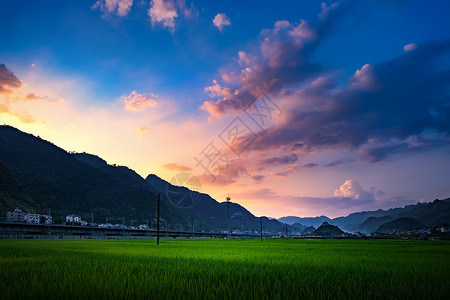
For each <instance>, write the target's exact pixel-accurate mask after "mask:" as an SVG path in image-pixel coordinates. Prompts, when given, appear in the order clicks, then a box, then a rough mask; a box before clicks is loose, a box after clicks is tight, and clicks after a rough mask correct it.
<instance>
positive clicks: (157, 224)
mask: <svg viewBox="0 0 450 300" xmlns="http://www.w3.org/2000/svg"><path fill="white" fill-rule="evenodd" d="M159 206H160V194H158V209H157V211H156V245H159Z"/></svg>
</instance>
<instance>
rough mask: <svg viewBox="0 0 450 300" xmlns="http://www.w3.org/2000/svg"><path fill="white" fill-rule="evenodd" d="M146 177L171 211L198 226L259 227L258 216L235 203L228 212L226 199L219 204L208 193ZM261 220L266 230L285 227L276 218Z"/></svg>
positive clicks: (272, 230) (153, 177) (275, 230)
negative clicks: (194, 222) (191, 219)
mask: <svg viewBox="0 0 450 300" xmlns="http://www.w3.org/2000/svg"><path fill="white" fill-rule="evenodd" d="M145 180H146V181H147V182H148V183H149V184H150V185H151V186H152V187H153V188H154V189H155V190H157V191H158V192H160V193H161V195H163V201H164V203H165V205H166V206H167V207H168V208H169V209H170V211H171V213H173V214H176V215H178V216H181V217H182V218H184V219H187V218H190V216H193V217H194V219H195V220H196V224H197V225H196V226H197V228H200V229H204V230H209V229H212V228H216V229H220V230H223V231H229V230H230V229H233V230H236V229H237V230H241V231H252V232H253V231H255V230H256V231H258V232H259V230H260V220H259V218H257V217H255V216H254V215H253V214H252V213H250V212H249V211H248V210H247V209H245V208H244V207H242V206H241V205H239V204H237V203H233V202H232V203H230V204H229V211H227V203H226V202H221V203H219V202H217V201H216V200H214V199H213V198H212V197H211V196H209V195H208V194H204V193H199V192H197V191H193V190H189V189H188V188H186V187H182V186H175V185H172V184H170V183H169V182H167V181H165V180H163V179H161V178H159V177H158V176H156V175H155V174H150V175H149V176H147V178H146V179H145ZM192 199H194V200H193V201H192ZM227 216H228V217H227ZM263 223H264V224H263V226H264V228H265V230H266V231H267V232H279V231H283V230H284V225H283V224H281V223H280V222H278V221H277V220H276V219H268V218H265V217H264V218H263Z"/></svg>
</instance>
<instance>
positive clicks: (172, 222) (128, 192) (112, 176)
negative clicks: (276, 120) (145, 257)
mask: <svg viewBox="0 0 450 300" xmlns="http://www.w3.org/2000/svg"><path fill="white" fill-rule="evenodd" d="M0 160H1V162H0V179H2V180H1V183H0V200H1V202H0V203H1V206H0V209H1V210H0V212H1V216H2V217H4V216H5V215H6V211H9V210H13V209H14V208H16V207H20V208H23V209H24V210H26V211H30V212H44V211H45V210H46V209H48V208H51V209H52V215H53V218H54V220H56V221H58V220H59V221H61V220H62V218H63V217H64V216H65V215H67V214H79V215H81V216H82V217H83V218H85V219H86V220H90V214H91V213H94V221H95V222H105V221H106V218H108V220H109V221H110V222H122V217H125V222H126V225H131V224H135V225H136V224H138V223H146V222H147V221H148V222H149V223H150V222H151V221H152V220H153V219H154V218H155V213H156V198H157V193H161V195H162V207H161V217H162V218H163V219H164V222H163V224H162V226H163V228H167V226H169V228H170V229H181V228H184V229H187V228H190V226H191V220H190V218H191V216H192V217H193V218H194V220H195V221H194V227H195V230H199V231H200V230H205V231H206V230H212V229H214V230H236V229H239V230H245V231H255V230H258V231H259V228H260V219H259V218H257V217H255V216H254V215H253V214H251V213H250V212H249V211H248V210H246V209H245V208H244V207H242V206H241V205H239V204H237V203H231V204H230V205H229V210H228V208H227V204H226V203H219V202H217V201H216V200H214V199H213V198H211V197H210V196H209V195H207V194H202V193H197V192H194V191H190V190H188V189H187V188H184V187H175V186H172V185H170V184H169V183H167V182H166V181H164V180H163V179H161V178H159V177H158V176H156V175H149V176H148V177H147V179H145V180H144V179H143V178H142V177H141V176H139V175H138V174H137V173H136V172H134V171H133V170H131V169H129V168H127V167H124V166H116V165H109V164H107V163H106V161H104V160H103V159H101V158H100V157H98V156H95V155H92V154H87V153H68V152H66V151H65V150H63V149H61V148H59V147H57V146H55V145H53V144H52V143H50V142H48V141H45V140H43V139H41V138H39V137H35V136H33V135H31V134H27V133H24V132H21V131H20V130H18V129H16V128H13V127H10V126H0ZM168 186H171V187H172V189H175V190H177V189H179V190H180V191H183V192H185V193H186V192H189V193H191V192H192V193H194V195H195V196H196V197H198V202H197V203H196V204H195V205H194V206H192V207H188V208H180V207H178V206H176V205H174V204H173V203H172V202H171V201H169V199H168V198H167V197H166V196H165V195H166V194H167V187H168ZM227 215H228V216H227ZM262 220H263V223H264V224H263V226H264V229H265V231H267V232H281V231H283V230H284V224H281V223H280V222H279V221H277V220H276V219H269V218H266V217H263V218H262Z"/></svg>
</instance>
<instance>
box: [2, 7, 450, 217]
mask: <svg viewBox="0 0 450 300" xmlns="http://www.w3.org/2000/svg"><path fill="white" fill-rule="evenodd" d="M1 6H2V7H1V10H0V33H1V35H0V36H1V42H0V120H1V121H0V123H2V124H9V125H12V126H15V127H17V128H19V129H21V130H23V131H26V132H29V133H33V134H35V135H39V136H41V137H43V138H44V139H46V140H50V141H52V142H54V143H55V144H56V145H58V146H60V147H62V148H64V149H66V150H69V151H77V152H88V153H92V154H96V155H99V156H101V157H102V158H104V159H105V160H106V161H108V163H111V164H119V165H126V166H128V167H130V168H132V169H134V170H136V171H137V172H138V173H139V174H140V175H142V176H143V177H146V176H147V175H148V174H150V173H155V174H157V175H158V176H160V177H162V178H164V179H166V180H170V179H171V178H173V177H174V176H176V175H177V174H179V173H191V174H193V175H195V176H197V177H198V178H199V180H200V182H201V188H202V191H203V192H206V193H209V194H210V195H212V196H213V197H214V198H215V199H217V200H218V201H223V200H225V197H226V195H227V194H228V193H230V196H231V198H232V201H234V202H237V203H240V204H242V205H244V206H245V207H246V208H248V209H249V210H250V211H251V212H253V213H254V214H255V215H267V216H271V217H281V216H287V215H297V216H317V215H327V216H329V217H336V216H341V215H346V214H348V213H351V212H355V211H361V210H369V209H377V208H390V207H398V206H404V205H407V204H412V203H417V202H418V201H426V202H428V201H432V200H434V199H435V198H444V197H449V196H450V19H449V18H448V12H449V11H450V2H449V1H444V0H442V1H422V0H417V1H414V0H411V1H408V0H396V1H387V0H386V1H375V0H364V1H346V0H343V1H339V2H329V1H325V2H323V1H312V0H308V1H306V0H303V1H284V0H278V1H265V0H262V1H258V2H255V1H215V2H213V1H200V0H198V1H197V0H193V1H189V0H152V1H140V0H134V1H133V0H99V1H95V0H83V1H81V0H80V1H59V2H58V3H56V2H55V1H45V0H42V1H20V0H14V1H12V0H11V1H8V0H7V1H2V4H1Z"/></svg>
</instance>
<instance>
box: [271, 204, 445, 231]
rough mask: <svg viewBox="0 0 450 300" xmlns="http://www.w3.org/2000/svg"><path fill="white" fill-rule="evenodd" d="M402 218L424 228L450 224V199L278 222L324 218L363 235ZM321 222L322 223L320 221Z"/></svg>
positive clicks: (310, 222) (306, 223)
mask: <svg viewBox="0 0 450 300" xmlns="http://www.w3.org/2000/svg"><path fill="white" fill-rule="evenodd" d="M402 217H408V218H413V219H415V220H417V221H418V222H420V223H421V224H423V226H424V227H433V226H439V225H444V224H450V198H447V199H444V200H437V199H436V200H435V201H433V202H429V203H417V204H415V205H407V206H405V207H398V208H391V209H388V210H383V209H378V210H375V211H363V212H356V213H352V214H349V215H348V216H345V217H338V218H334V219H328V218H327V217H324V216H321V217H315V218H299V217H283V218H280V219H279V220H280V221H285V222H288V223H289V222H298V223H300V224H302V225H309V224H313V223H316V224H317V222H321V221H322V220H323V219H324V218H327V219H328V220H326V219H325V221H327V222H332V223H333V224H335V225H336V226H338V227H339V228H342V230H345V231H347V232H356V231H361V232H363V233H369V232H375V231H376V230H377V229H378V227H379V226H381V225H382V224H384V223H386V222H388V221H391V220H394V219H397V218H402ZM322 222H323V221H322Z"/></svg>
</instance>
